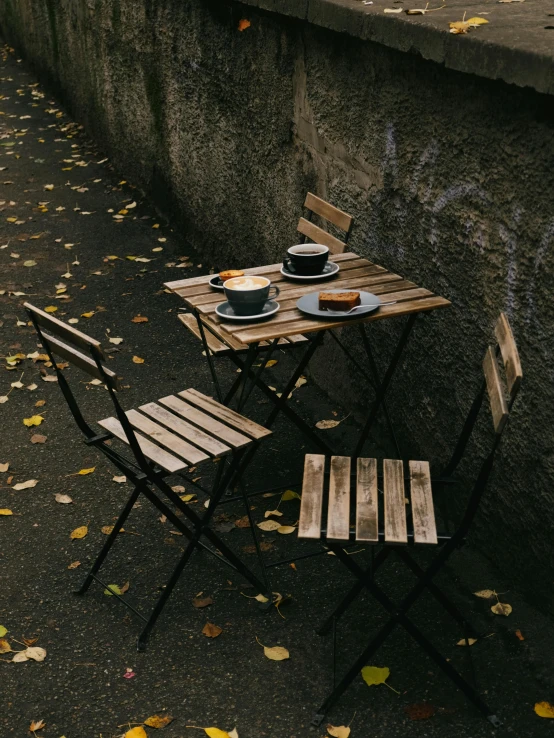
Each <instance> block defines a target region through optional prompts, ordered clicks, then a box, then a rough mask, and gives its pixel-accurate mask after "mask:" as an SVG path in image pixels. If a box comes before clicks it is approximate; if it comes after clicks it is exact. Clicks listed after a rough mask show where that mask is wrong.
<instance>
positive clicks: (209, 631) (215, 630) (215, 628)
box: [202, 623, 223, 638]
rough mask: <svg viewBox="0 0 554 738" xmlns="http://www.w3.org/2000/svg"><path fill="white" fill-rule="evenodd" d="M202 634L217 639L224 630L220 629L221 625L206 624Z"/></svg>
mask: <svg viewBox="0 0 554 738" xmlns="http://www.w3.org/2000/svg"><path fill="white" fill-rule="evenodd" d="M202 633H203V634H204V635H205V636H207V637H208V638H217V636H218V635H221V634H222V633H223V628H220V627H219V625H214V624H213V623H206V625H205V626H204V627H203V628H202Z"/></svg>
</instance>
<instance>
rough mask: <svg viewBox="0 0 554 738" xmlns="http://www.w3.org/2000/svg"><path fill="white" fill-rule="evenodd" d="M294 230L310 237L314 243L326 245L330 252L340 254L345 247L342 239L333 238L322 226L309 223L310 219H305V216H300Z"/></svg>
mask: <svg viewBox="0 0 554 738" xmlns="http://www.w3.org/2000/svg"><path fill="white" fill-rule="evenodd" d="M296 230H297V231H298V232H299V233H302V235H304V236H307V237H308V238H311V239H312V241H313V242H314V243H320V244H322V245H323V246H328V247H329V250H330V251H331V253H332V254H340V253H341V251H344V249H345V248H346V244H345V243H344V241H339V239H338V238H335V237H334V236H332V235H331V234H330V233H327V231H324V230H323V228H320V227H319V226H316V224H315V223H310V221H309V220H306V218H300V220H299V221H298V227H297V228H296Z"/></svg>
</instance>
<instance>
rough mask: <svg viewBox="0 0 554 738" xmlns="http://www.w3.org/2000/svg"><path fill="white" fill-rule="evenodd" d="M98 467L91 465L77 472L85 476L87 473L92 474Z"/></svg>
mask: <svg viewBox="0 0 554 738" xmlns="http://www.w3.org/2000/svg"><path fill="white" fill-rule="evenodd" d="M95 469H96V467H95V466H91V467H90V469H81V470H80V471H78V472H77V474H79V475H80V476H82V477H84V476H85V474H92V472H93V471H94V470H95Z"/></svg>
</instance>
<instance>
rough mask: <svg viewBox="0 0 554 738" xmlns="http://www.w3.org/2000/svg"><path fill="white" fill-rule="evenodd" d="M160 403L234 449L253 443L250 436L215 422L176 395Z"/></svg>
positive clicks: (217, 421)
mask: <svg viewBox="0 0 554 738" xmlns="http://www.w3.org/2000/svg"><path fill="white" fill-rule="evenodd" d="M158 402H159V403H160V404H161V405H165V406H166V407H168V408H169V409H170V410H173V412H174V413H177V414H178V415H181V416H182V417H183V418H185V419H186V420H187V421H188V422H189V423H193V424H194V425H196V426H198V427H199V428H200V429H202V430H204V431H206V432H207V433H209V434H210V435H212V436H215V438H219V440H220V441H222V442H224V443H226V444H229V446H231V447H232V448H244V446H248V445H249V444H250V443H252V439H251V438H248V436H245V435H243V434H242V433H237V431H236V430H233V429H232V428H229V426H227V425H224V424H223V423H220V422H219V420H215V418H212V417H211V415H206V413H203V412H202V411H201V410H198V408H196V407H193V406H192V405H189V404H188V402H183V400H181V399H179V398H178V397H175V396H174V395H168V397H162V398H160V399H159V400H158Z"/></svg>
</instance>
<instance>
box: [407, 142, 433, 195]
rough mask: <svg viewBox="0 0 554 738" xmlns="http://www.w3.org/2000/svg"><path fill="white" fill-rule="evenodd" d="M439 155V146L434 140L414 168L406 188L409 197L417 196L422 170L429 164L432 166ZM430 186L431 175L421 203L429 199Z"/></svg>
mask: <svg viewBox="0 0 554 738" xmlns="http://www.w3.org/2000/svg"><path fill="white" fill-rule="evenodd" d="M439 153H440V149H439V145H438V143H437V142H436V141H435V139H433V140H432V141H431V143H430V144H429V145H428V146H427V148H426V149H425V151H424V152H423V154H422V155H421V156H420V157H419V161H418V163H417V164H416V165H415V167H414V174H413V177H412V180H411V182H410V184H409V186H408V191H409V193H410V195H412V197H414V196H415V195H416V194H417V190H418V187H419V180H420V178H421V174H422V172H423V170H424V168H425V167H426V166H427V164H430V165H431V166H432V165H433V164H434V163H435V162H436V160H437V159H438V157H439ZM432 171H433V170H432V169H431V172H432ZM432 184H433V176H432V174H431V176H430V181H429V182H428V184H427V188H426V191H425V193H424V195H423V197H422V202H425V201H426V200H428V199H429V198H430V195H431V189H432Z"/></svg>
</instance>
